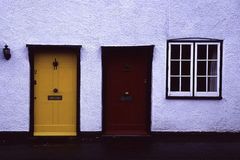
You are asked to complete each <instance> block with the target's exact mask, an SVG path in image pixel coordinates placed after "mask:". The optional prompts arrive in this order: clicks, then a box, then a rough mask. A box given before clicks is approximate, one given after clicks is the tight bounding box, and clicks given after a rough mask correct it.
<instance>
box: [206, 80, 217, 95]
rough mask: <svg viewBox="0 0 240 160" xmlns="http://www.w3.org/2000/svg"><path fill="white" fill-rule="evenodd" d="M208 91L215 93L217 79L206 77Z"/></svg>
mask: <svg viewBox="0 0 240 160" xmlns="http://www.w3.org/2000/svg"><path fill="white" fill-rule="evenodd" d="M208 91H212V92H216V91H217V77H208Z"/></svg>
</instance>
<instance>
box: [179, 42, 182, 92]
mask: <svg viewBox="0 0 240 160" xmlns="http://www.w3.org/2000/svg"><path fill="white" fill-rule="evenodd" d="M179 69H180V71H179V91H180V92H181V91H182V72H181V71H182V44H181V45H180V57H179Z"/></svg>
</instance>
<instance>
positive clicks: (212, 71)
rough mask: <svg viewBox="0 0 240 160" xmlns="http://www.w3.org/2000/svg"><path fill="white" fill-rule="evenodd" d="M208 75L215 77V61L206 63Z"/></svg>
mask: <svg viewBox="0 0 240 160" xmlns="http://www.w3.org/2000/svg"><path fill="white" fill-rule="evenodd" d="M208 75H217V62H216V61H208Z"/></svg>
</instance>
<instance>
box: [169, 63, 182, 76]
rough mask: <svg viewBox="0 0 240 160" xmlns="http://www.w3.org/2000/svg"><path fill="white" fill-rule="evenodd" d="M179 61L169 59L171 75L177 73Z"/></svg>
mask: <svg viewBox="0 0 240 160" xmlns="http://www.w3.org/2000/svg"><path fill="white" fill-rule="evenodd" d="M179 64H180V62H179V61H171V73H170V74H171V75H179Z"/></svg>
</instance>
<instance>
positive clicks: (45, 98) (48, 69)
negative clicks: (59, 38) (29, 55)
mask: <svg viewBox="0 0 240 160" xmlns="http://www.w3.org/2000/svg"><path fill="white" fill-rule="evenodd" d="M34 80H35V81H34V136H76V134H77V133H76V108H77V102H76V100H77V97H76V93H77V56H76V54H75V53H70V52H69V53H67V52H65V51H63V52H52V51H51V52H44V53H36V54H35V55H34Z"/></svg>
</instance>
